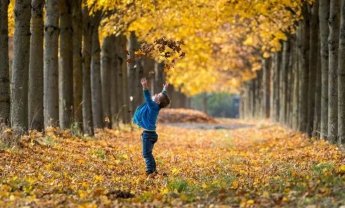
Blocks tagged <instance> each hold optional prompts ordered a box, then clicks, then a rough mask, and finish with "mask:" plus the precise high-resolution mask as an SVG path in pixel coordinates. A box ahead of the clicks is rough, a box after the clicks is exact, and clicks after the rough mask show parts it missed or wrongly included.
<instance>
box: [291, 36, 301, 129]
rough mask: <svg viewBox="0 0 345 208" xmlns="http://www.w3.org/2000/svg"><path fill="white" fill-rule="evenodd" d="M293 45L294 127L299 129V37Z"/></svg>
mask: <svg viewBox="0 0 345 208" xmlns="http://www.w3.org/2000/svg"><path fill="white" fill-rule="evenodd" d="M293 45H294V46H293V47H292V52H291V53H292V54H293V57H292V60H293V61H292V62H293V63H294V64H293V66H292V70H293V72H292V74H293V75H292V76H293V80H294V82H293V96H292V128H293V129H295V130H297V129H298V123H299V115H300V113H299V111H300V108H299V91H300V89H299V88H300V77H299V76H300V74H299V62H300V58H299V56H298V53H297V51H298V48H297V39H294V40H293Z"/></svg>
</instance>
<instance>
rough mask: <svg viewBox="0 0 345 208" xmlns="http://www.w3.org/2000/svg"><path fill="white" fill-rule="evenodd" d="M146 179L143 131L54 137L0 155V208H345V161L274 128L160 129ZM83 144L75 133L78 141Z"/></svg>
mask: <svg viewBox="0 0 345 208" xmlns="http://www.w3.org/2000/svg"><path fill="white" fill-rule="evenodd" d="M158 126H159V127H158V134H159V139H158V142H157V143H156V146H155V148H154V155H155V158H156V161H157V166H158V171H159V172H160V173H166V174H167V176H163V174H160V175H158V176H157V177H156V178H147V177H146V175H145V171H144V169H145V166H144V161H143V158H142V156H141V142H140V133H141V131H140V130H139V129H137V128H130V127H129V126H123V127H122V128H121V129H119V130H102V131H98V132H97V135H96V137H95V138H87V137H82V136H80V137H78V136H73V134H72V133H71V132H62V131H59V130H56V129H51V130H50V131H48V132H47V133H46V134H45V135H42V134H41V133H37V132H32V133H31V134H30V135H28V136H25V137H24V138H23V139H22V141H21V143H20V145H21V147H20V148H18V147H17V148H6V147H2V148H1V150H0V207H119V206H124V207H163V206H164V207H166V206H168V207H181V206H186V207H309V208H314V207H345V153H344V152H342V151H340V150H339V149H338V148H337V147H336V146H334V145H331V144H328V143H327V142H325V141H322V140H313V139H307V138H305V137H304V136H303V135H301V134H299V133H296V132H293V131H290V130H287V129H286V128H283V127H281V126H279V125H276V124H271V123H268V122H260V123H254V122H245V121H237V120H228V119H221V120H217V124H205V125H202V124H190V123H188V124H185V125H183V124H181V123H177V124H176V123H174V124H173V125H169V124H159V125H158ZM74 134H75V135H76V134H77V133H76V132H74Z"/></svg>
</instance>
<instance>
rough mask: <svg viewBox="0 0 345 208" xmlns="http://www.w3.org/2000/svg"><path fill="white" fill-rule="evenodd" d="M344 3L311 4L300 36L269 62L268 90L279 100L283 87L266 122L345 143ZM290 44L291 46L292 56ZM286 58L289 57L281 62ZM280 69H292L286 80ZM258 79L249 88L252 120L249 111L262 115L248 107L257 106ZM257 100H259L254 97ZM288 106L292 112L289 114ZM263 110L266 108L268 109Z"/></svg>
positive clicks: (246, 108) (245, 103) (322, 0)
mask: <svg viewBox="0 0 345 208" xmlns="http://www.w3.org/2000/svg"><path fill="white" fill-rule="evenodd" d="M344 2H345V1H337V0H319V1H316V2H315V3H314V4H313V5H312V6H307V5H306V6H305V7H304V9H303V14H304V18H303V20H301V21H300V22H299V26H298V28H297V33H296V34H294V35H291V37H289V39H288V40H287V41H285V42H284V43H283V50H282V51H280V52H277V53H276V54H274V55H273V58H272V59H265V60H264V63H266V62H272V66H271V74H272V75H271V77H270V79H266V80H264V82H265V83H264V85H263V86H266V85H271V86H273V87H272V90H273V92H271V93H270V97H271V98H272V99H273V100H275V99H276V98H277V97H276V95H275V91H276V90H275V89H276V88H279V87H278V86H281V87H280V89H281V90H280V91H279V94H280V96H279V98H278V99H279V101H276V102H273V104H274V105H273V106H270V108H271V113H270V114H269V115H266V116H265V118H272V119H274V120H275V121H279V122H281V123H283V124H285V125H288V126H290V127H292V128H294V129H297V130H300V131H302V132H306V133H307V134H308V135H310V136H312V135H313V136H318V137H321V138H325V139H328V140H329V141H331V142H334V143H344V134H345V133H344V132H345V123H344V120H345V119H344V115H345V108H344V95H345V92H344V89H345V88H344V83H345V76H344V67H345V66H344V63H345V62H344V60H345V57H344V45H345V44H344V43H345V42H344V40H345V33H344V31H345V30H344V22H345V18H344V17H345V4H344ZM287 44H291V46H290V47H291V49H290V52H289V53H287ZM281 54H282V56H283V58H282V59H279V58H277V57H278V56H280V55H281ZM271 60H272V61H271ZM265 67H266V64H264V65H263V70H264V71H265V70H266V68H265ZM277 68H279V69H277ZM277 70H287V74H285V72H284V73H280V75H281V76H283V77H284V78H283V79H279V78H277V76H275V74H277V73H276V71H277ZM258 79H259V78H258V77H257V78H256V79H254V80H252V81H249V82H248V83H247V85H246V87H245V88H244V91H243V93H242V99H243V101H242V105H243V107H242V108H241V109H242V117H248V116H246V115H247V114H246V113H245V111H251V112H253V114H254V116H255V117H259V115H258V112H257V111H255V110H254V109H253V108H252V107H251V105H248V103H250V102H252V101H251V100H250V99H251V98H250V96H251V95H252V91H253V88H251V87H250V86H251V85H252V83H254V82H255V81H256V80H258ZM286 86H287V87H286ZM266 92H267V91H266ZM297 92H298V93H297ZM247 95H249V96H247ZM285 96H287V97H285ZM253 99H254V100H257V99H259V97H256V96H254V97H253ZM285 99H286V101H285ZM277 102H278V104H277ZM286 105H288V106H291V107H292V108H291V109H290V110H286ZM261 108H266V105H262V106H261ZM276 111H280V112H281V111H285V112H286V114H284V113H280V114H279V119H277V118H276V115H277V114H276V113H275V112H276Z"/></svg>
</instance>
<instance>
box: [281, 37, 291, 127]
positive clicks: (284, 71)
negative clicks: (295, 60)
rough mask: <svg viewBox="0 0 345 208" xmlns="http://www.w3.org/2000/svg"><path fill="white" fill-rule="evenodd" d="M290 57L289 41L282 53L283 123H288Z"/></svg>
mask: <svg viewBox="0 0 345 208" xmlns="http://www.w3.org/2000/svg"><path fill="white" fill-rule="evenodd" d="M289 57H290V44H289V40H287V41H285V42H284V43H283V52H282V67H281V70H280V76H279V78H280V92H279V95H280V96H279V97H280V111H279V121H280V122H281V123H285V124H286V123H287V122H286V121H287V120H286V114H287V105H288V103H287V84H288V83H287V82H288V79H287V78H288V70H289V68H288V67H289Z"/></svg>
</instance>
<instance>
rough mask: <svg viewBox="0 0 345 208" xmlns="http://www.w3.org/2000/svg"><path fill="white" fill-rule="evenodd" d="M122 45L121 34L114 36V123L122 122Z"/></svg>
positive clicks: (123, 60)
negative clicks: (115, 103) (115, 105)
mask: <svg viewBox="0 0 345 208" xmlns="http://www.w3.org/2000/svg"><path fill="white" fill-rule="evenodd" d="M122 50H123V47H121V36H117V37H116V38H115V60H116V66H115V67H116V69H115V74H116V80H117V82H116V98H117V109H116V112H113V113H115V114H113V116H115V118H116V119H114V120H116V123H117V125H118V124H119V123H121V122H124V117H123V116H124V113H123V111H124V99H123V97H124V95H123V93H124V92H123V89H124V84H123V71H122V66H123V64H124V62H125V59H123V55H122V53H123V51H122Z"/></svg>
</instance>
